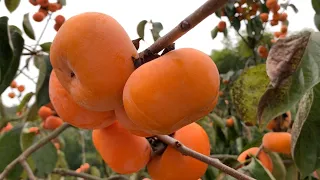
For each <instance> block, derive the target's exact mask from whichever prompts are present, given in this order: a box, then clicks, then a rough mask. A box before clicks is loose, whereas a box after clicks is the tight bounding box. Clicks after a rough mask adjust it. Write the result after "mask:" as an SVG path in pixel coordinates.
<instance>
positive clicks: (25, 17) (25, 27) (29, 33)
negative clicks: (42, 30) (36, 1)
mask: <svg viewBox="0 0 320 180" xmlns="http://www.w3.org/2000/svg"><path fill="white" fill-rule="evenodd" d="M22 26H23V30H24V32H25V33H26V34H27V36H28V37H29V38H31V39H33V40H35V39H36V37H35V35H34V30H33V28H32V25H31V23H30V19H29V13H26V14H24V15H23V22H22Z"/></svg>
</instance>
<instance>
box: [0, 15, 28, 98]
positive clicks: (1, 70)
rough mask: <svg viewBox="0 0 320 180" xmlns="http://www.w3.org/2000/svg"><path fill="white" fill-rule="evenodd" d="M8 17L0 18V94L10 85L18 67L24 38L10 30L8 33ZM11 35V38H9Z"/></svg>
mask: <svg viewBox="0 0 320 180" xmlns="http://www.w3.org/2000/svg"><path fill="white" fill-rule="evenodd" d="M9 33H10V32H9V27H8V18H7V17H1V18H0V39H1V42H0V94H2V93H3V91H5V89H6V88H7V87H8V86H9V85H10V83H11V82H12V80H13V79H14V77H15V74H16V72H17V70H18V68H19V64H20V56H21V54H22V50H23V45H24V40H23V38H22V36H21V35H20V34H19V33H18V32H16V31H12V32H11V33H10V34H9ZM10 37H11V38H10Z"/></svg>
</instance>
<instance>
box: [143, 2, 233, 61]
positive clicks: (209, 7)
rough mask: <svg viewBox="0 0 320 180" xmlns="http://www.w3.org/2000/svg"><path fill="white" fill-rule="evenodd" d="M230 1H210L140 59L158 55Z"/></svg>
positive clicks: (162, 38)
mask: <svg viewBox="0 0 320 180" xmlns="http://www.w3.org/2000/svg"><path fill="white" fill-rule="evenodd" d="M227 2H228V0H208V1H206V3H204V4H203V5H202V6H200V7H199V8H198V9H197V10H195V11H194V12H193V13H192V14H190V15H189V16H188V17H186V18H185V19H184V20H183V21H181V22H180V23H179V24H178V25H177V26H176V27H175V28H174V29H172V30H171V31H170V32H168V33H167V34H166V35H164V36H162V37H160V38H159V39H157V41H155V42H154V43H153V44H152V45H151V46H150V47H148V48H147V49H146V50H144V51H143V52H141V53H140V54H139V56H140V57H144V55H145V54H150V53H151V54H156V53H158V52H160V51H161V50H163V49H164V48H166V47H168V46H169V45H170V44H172V43H173V42H174V41H176V40H177V39H179V38H180V37H181V36H183V35H184V34H186V33H187V32H188V31H189V30H191V29H192V28H193V27H195V26H196V25H197V24H199V23H200V22H201V21H203V20H204V19H205V18H207V17H208V16H209V15H211V14H213V13H214V12H215V11H216V10H218V9H219V8H220V7H222V6H223V5H224V4H225V3H227Z"/></svg>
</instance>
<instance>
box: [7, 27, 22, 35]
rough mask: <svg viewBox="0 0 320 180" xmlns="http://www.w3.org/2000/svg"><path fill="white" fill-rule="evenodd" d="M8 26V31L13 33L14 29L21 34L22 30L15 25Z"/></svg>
mask: <svg viewBox="0 0 320 180" xmlns="http://www.w3.org/2000/svg"><path fill="white" fill-rule="evenodd" d="M9 28H10V32H11V33H13V32H14V31H15V32H17V33H19V34H20V35H21V36H22V31H21V30H20V29H19V28H18V27H17V26H14V25H10V26H9Z"/></svg>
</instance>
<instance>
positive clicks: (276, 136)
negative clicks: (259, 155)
mask: <svg viewBox="0 0 320 180" xmlns="http://www.w3.org/2000/svg"><path fill="white" fill-rule="evenodd" d="M262 144H263V147H264V148H266V149H268V150H270V151H273V152H278V153H283V154H290V153H291V134H290V133H288V132H268V133H266V134H265V135H264V136H263V138H262Z"/></svg>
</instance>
